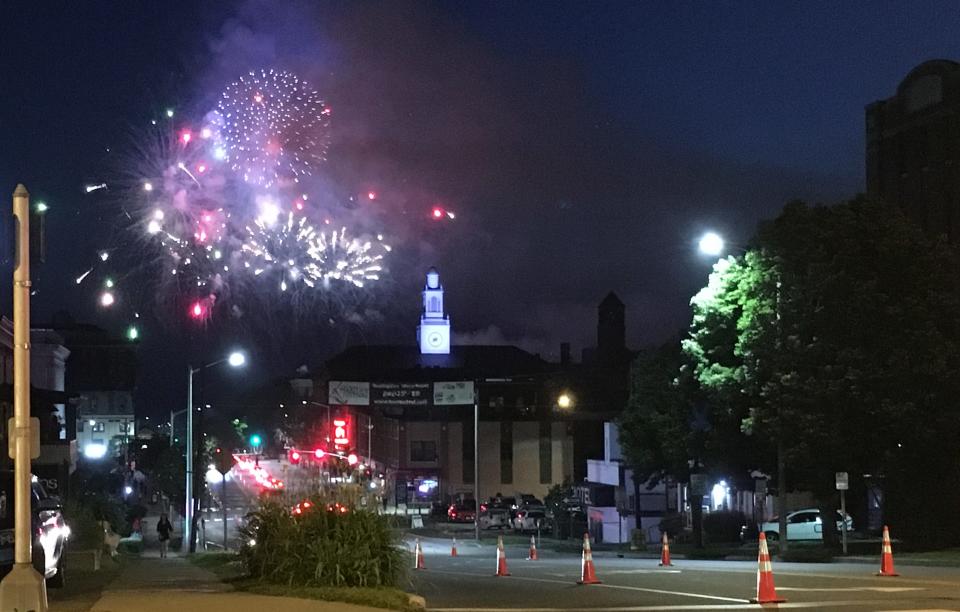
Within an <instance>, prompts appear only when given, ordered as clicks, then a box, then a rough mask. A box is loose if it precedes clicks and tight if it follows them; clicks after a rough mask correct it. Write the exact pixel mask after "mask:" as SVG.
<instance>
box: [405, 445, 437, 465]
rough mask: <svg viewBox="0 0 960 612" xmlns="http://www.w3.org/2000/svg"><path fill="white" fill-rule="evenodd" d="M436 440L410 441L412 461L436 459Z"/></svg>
mask: <svg viewBox="0 0 960 612" xmlns="http://www.w3.org/2000/svg"><path fill="white" fill-rule="evenodd" d="M436 460H437V442H436V440H419V441H412V442H410V461H436Z"/></svg>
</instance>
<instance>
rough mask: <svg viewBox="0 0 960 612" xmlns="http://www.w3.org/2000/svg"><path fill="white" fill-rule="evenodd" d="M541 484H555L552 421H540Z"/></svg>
mask: <svg viewBox="0 0 960 612" xmlns="http://www.w3.org/2000/svg"><path fill="white" fill-rule="evenodd" d="M539 425H540V484H550V483H551V482H553V440H551V436H550V421H540V423H539Z"/></svg>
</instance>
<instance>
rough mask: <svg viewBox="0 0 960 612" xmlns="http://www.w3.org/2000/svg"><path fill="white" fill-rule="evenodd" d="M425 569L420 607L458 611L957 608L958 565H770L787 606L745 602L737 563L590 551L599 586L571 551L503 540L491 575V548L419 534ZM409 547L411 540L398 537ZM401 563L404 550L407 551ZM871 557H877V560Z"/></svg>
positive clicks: (750, 586) (420, 575)
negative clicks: (891, 572)
mask: <svg viewBox="0 0 960 612" xmlns="http://www.w3.org/2000/svg"><path fill="white" fill-rule="evenodd" d="M421 543H422V546H423V547H424V553H425V559H426V567H427V569H425V570H422V571H415V572H413V574H414V589H415V592H416V593H418V594H420V595H423V596H424V597H425V598H426V600H427V605H428V607H429V609H430V610H434V611H436V612H454V611H456V612H466V611H468V610H476V611H500V610H525V611H538V612H550V611H554V610H591V611H596V612H600V611H609V612H614V611H617V612H627V611H631V610H636V611H641V610H751V609H753V610H759V609H794V608H803V609H811V610H870V611H883V610H922V611H924V612H932V611H935V610H960V568H930V567H908V566H902V567H898V568H897V570H898V571H899V572H900V574H901V576H900V577H896V578H879V577H876V576H874V575H873V574H874V572H876V570H877V568H876V567H873V566H872V565H866V564H862V563H829V564H810V563H802V564H800V563H777V562H776V561H774V563H773V571H774V580H775V583H776V588H777V592H778V594H779V595H780V596H781V597H782V598H785V599H787V600H788V601H787V603H784V604H778V605H765V606H759V605H755V604H750V603H749V599H750V598H751V597H753V596H755V594H756V584H757V564H756V563H755V562H742V561H685V560H680V559H676V560H674V567H672V568H659V567H658V566H657V560H656V559H637V558H617V557H616V555H614V554H612V553H597V552H595V553H594V563H595V565H596V572H597V577H598V578H599V579H600V580H602V581H603V584H602V585H590V586H581V585H577V584H576V581H577V579H578V578H579V577H580V557H579V556H576V555H569V554H559V553H553V552H547V551H540V555H539V556H540V560H538V561H527V560H526V557H527V549H526V548H517V547H508V548H507V551H506V552H507V564H508V569H509V570H510V573H511V575H510V576H509V577H495V576H494V573H495V569H496V549H495V547H493V546H489V545H484V546H478V545H476V544H474V543H472V542H470V541H466V542H458V547H457V548H458V553H459V555H458V556H457V557H455V558H451V557H450V542H449V541H448V540H435V539H421ZM408 547H409V549H410V550H412V548H413V546H412V540H410V541H408ZM410 560H411V561H410V562H411V565H412V564H413V556H412V555H411V556H410ZM878 563H879V561H878Z"/></svg>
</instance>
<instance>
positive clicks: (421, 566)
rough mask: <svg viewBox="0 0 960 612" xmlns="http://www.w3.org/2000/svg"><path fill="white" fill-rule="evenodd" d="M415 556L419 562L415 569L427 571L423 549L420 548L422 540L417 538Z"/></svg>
mask: <svg viewBox="0 0 960 612" xmlns="http://www.w3.org/2000/svg"><path fill="white" fill-rule="evenodd" d="M413 554H414V555H416V557H417V560H416V563H415V565H414V566H413V569H415V570H422V569H427V567H426V565H424V563H423V548H422V547H421V546H420V538H417V544H416V546H415V547H414V549H413Z"/></svg>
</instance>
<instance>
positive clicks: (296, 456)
mask: <svg viewBox="0 0 960 612" xmlns="http://www.w3.org/2000/svg"><path fill="white" fill-rule="evenodd" d="M290 463H294V464H296V463H300V451H298V450H297V449H295V448H293V449H290Z"/></svg>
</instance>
